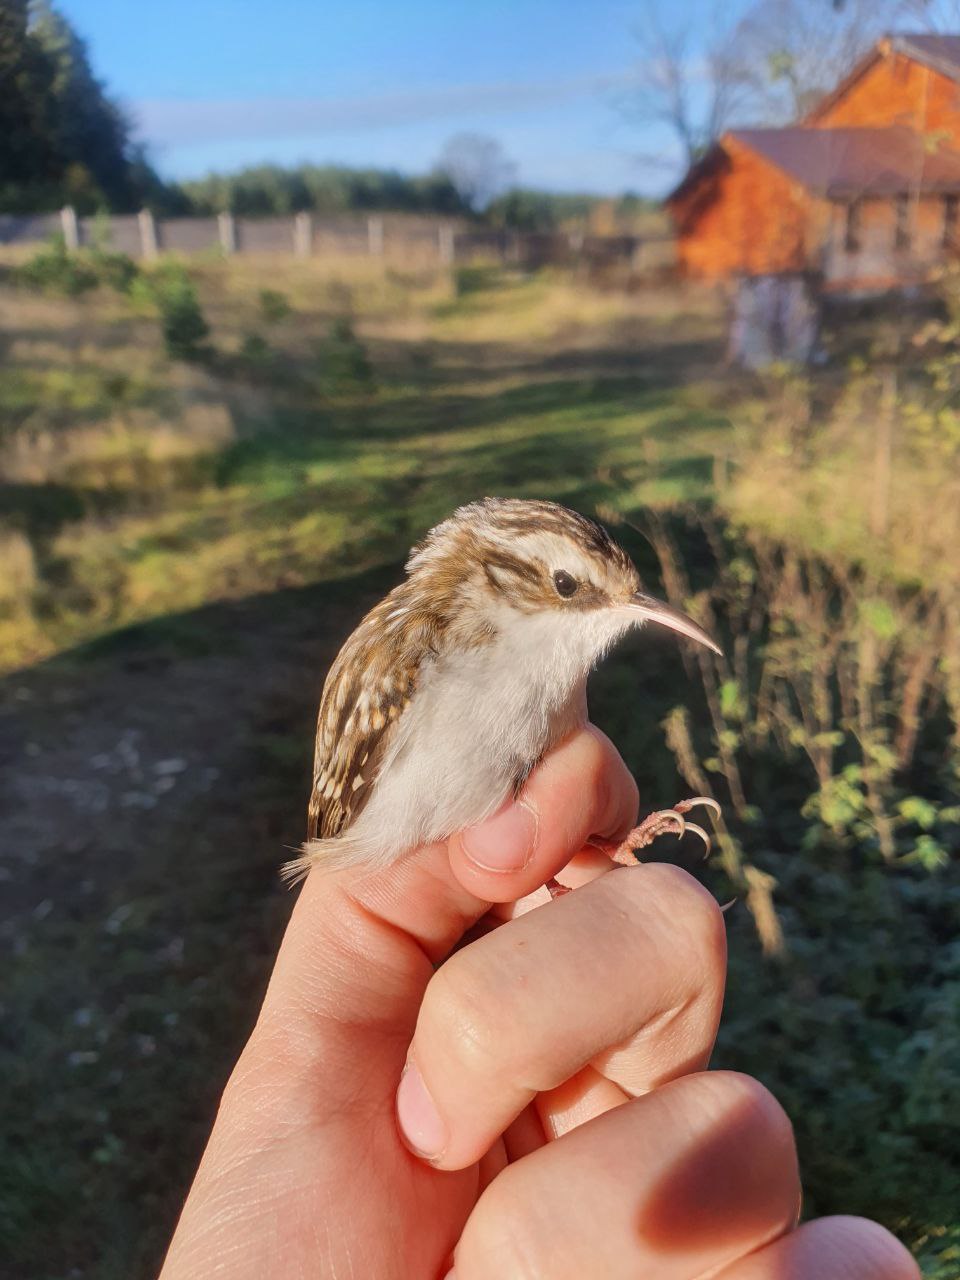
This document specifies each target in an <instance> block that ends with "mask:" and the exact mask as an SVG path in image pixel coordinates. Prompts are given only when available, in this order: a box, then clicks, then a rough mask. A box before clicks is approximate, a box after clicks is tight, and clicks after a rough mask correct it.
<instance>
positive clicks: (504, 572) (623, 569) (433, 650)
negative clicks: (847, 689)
mask: <svg viewBox="0 0 960 1280" xmlns="http://www.w3.org/2000/svg"><path fill="white" fill-rule="evenodd" d="M648 623H654V624H658V625H660V626H664V627H668V628H670V629H671V630H672V631H675V632H677V633H679V634H680V635H682V636H686V637H688V638H689V639H691V640H693V641H696V642H697V643H699V644H702V645H706V646H707V647H708V648H709V649H711V650H713V651H714V652H716V653H720V652H721V651H720V649H719V646H718V645H717V644H716V643H715V641H714V640H713V639H711V637H710V636H709V635H708V634H707V632H706V631H704V630H703V628H702V627H700V626H699V625H698V624H697V623H696V622H695V621H694V620H693V619H692V618H690V617H688V616H687V615H686V614H685V613H683V612H681V611H680V610H678V609H675V608H673V607H672V606H671V605H669V604H667V603H665V602H664V601H662V600H659V599H656V598H655V597H653V596H651V595H648V594H647V593H646V592H645V591H644V589H643V585H642V583H641V581H640V575H639V574H638V572H637V569H636V567H635V566H634V564H633V562H632V560H631V559H630V557H629V556H628V555H627V553H626V552H625V551H624V550H623V548H622V547H621V546H620V545H619V544H618V543H617V542H615V541H614V539H613V538H612V537H611V536H610V534H609V533H608V532H607V531H606V529H605V528H604V527H603V526H602V525H600V524H599V523H598V522H597V521H595V520H593V519H591V518H589V517H587V516H584V515H580V514H579V513H578V512H576V511H572V510H570V509H569V508H567V507H564V506H560V505H559V504H557V503H554V502H545V501H539V500H528V499H521V498H484V499H482V500H480V501H476V502H472V503H469V504H467V505H465V506H462V507H459V508H458V509H457V510H456V511H454V513H453V514H452V515H451V516H449V517H448V518H447V519H445V520H443V521H442V522H441V523H440V524H438V525H437V526H436V527H435V528H433V529H431V530H430V532H429V533H427V534H426V536H425V537H424V538H423V540H422V541H421V542H419V543H418V544H417V545H416V546H414V548H413V550H412V551H411V553H410V556H409V559H408V560H407V564H406V577H405V579H404V580H403V581H402V582H401V583H400V584H399V585H398V586H396V587H394V589H393V590H392V591H390V593H389V594H388V595H387V596H386V597H385V598H384V599H383V600H381V601H380V603H379V604H377V605H375V606H374V607H373V608H372V609H371V610H370V612H369V613H368V614H367V615H366V616H365V617H364V618H363V620H362V621H361V622H360V624H359V625H358V626H357V628H356V630H355V631H354V632H353V633H352V634H351V635H350V636H349V638H348V639H347V641H346V642H345V644H344V645H343V647H342V648H341V650H340V652H339V654H338V655H337V657H336V659H335V660H334V662H333V665H332V666H331V667H330V670H329V673H328V675H327V678H326V681H325V682H324V686H323V692H322V695H321V700H320V709H319V714H318V717H317V731H316V743H315V755H314V768H313V782H312V787H311V791H310V799H309V805H308V815H307V838H306V841H305V842H304V844H303V846H302V848H301V851H300V856H299V857H297V858H296V859H294V860H293V861H292V862H289V863H288V864H287V865H286V867H285V868H284V874H285V877H286V878H287V879H288V880H291V881H295V880H297V879H299V878H301V877H302V876H304V875H305V874H306V873H307V872H308V871H309V870H310V868H311V867H313V866H314V865H318V866H323V867H325V868H328V869H331V870H333V869H340V868H344V867H350V866H357V865H361V864H366V865H368V866H370V867H372V868H380V867H386V866H389V865H390V864H391V863H393V862H394V861H396V860H397V859H399V858H402V857H403V856H404V855H405V854H406V853H407V852H409V851H410V850H413V849H415V848H417V847H419V846H421V845H424V844H431V843H434V842H436V841H440V840H444V839H446V838H448V837H449V836H451V835H453V834H454V833H455V832H457V831H460V830H463V829H464V828H466V827H469V826H472V825H474V824H475V823H478V822H481V821H482V820H483V819H484V818H486V817H489V816H491V815H492V814H494V813H496V812H498V811H499V810H500V808H501V807H502V806H503V805H504V804H505V803H507V802H508V801H509V800H510V799H511V797H516V796H518V795H519V794H520V792H521V791H522V788H523V784H524V782H525V781H526V779H527V778H528V776H529V775H530V772H531V770H533V769H534V767H535V766H536V765H537V763H538V762H539V761H540V760H541V759H542V758H543V756H544V755H545V754H546V753H547V752H548V751H549V750H550V749H551V747H553V746H555V745H557V744H558V743H559V742H561V741H562V740H563V739H564V738H566V737H567V736H568V735H569V734H571V733H572V732H573V731H574V730H576V729H577V728H579V727H580V726H582V725H583V724H585V723H586V720H587V698H586V683H587V676H588V675H589V673H590V671H591V670H592V668H593V667H594V666H596V664H597V663H598V662H599V661H600V660H601V659H602V658H603V657H604V655H605V654H606V653H607V652H608V651H609V649H610V648H611V646H612V645H613V644H614V643H615V642H616V641H617V640H618V639H620V638H621V637H622V636H623V635H624V634H625V633H626V632H628V631H630V630H631V629H632V628H634V627H638V626H644V625H646V624H648ZM698 804H705V805H710V806H713V807H714V808H719V807H718V806H717V805H716V802H715V801H714V800H712V799H711V798H709V797H703V796H696V797H692V798H691V799H689V800H687V801H681V802H680V803H678V804H677V805H674V806H673V807H671V808H669V809H666V810H659V811H658V812H656V813H653V814H651V815H649V816H648V818H647V819H646V820H645V821H644V822H642V823H641V824H640V826H639V827H637V828H635V830H634V831H633V832H631V834H630V836H628V837H627V839H626V840H625V841H624V842H622V843H621V844H620V845H619V846H616V847H614V846H610V847H607V852H609V853H611V855H612V856H615V857H616V858H617V860H618V861H623V862H626V861H631V862H635V861H636V859H635V852H636V850H637V849H639V848H641V847H643V846H644V845H645V844H649V843H650V841H651V840H652V839H653V838H654V837H655V836H656V835H659V834H661V833H662V832H663V831H666V830H674V831H676V832H677V834H682V832H683V830H684V828H685V826H689V827H692V828H693V830H695V831H696V832H697V833H698V834H699V835H700V836H701V837H702V838H703V839H704V841H705V842H706V843H707V846H708V847H709V837H708V836H707V835H706V833H705V832H704V831H703V829H702V828H700V827H695V826H694V825H693V824H692V823H690V824H688V823H686V821H685V818H684V816H683V815H684V814H685V813H686V812H688V811H689V809H690V808H692V807H693V806H694V805H698ZM604 847H606V846H604ZM554 887H555V888H556V891H557V892H563V889H562V887H560V886H555V885H554ZM551 892H553V888H552V889H551Z"/></svg>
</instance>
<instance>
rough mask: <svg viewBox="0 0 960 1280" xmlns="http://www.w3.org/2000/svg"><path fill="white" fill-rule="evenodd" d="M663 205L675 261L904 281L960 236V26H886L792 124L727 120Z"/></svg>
mask: <svg viewBox="0 0 960 1280" xmlns="http://www.w3.org/2000/svg"><path fill="white" fill-rule="evenodd" d="M667 207H668V209H669V210H670V213H671V214H672V216H673V219H674V224H675V227H676V233H677V255H678V260H679V263H680V266H681V268H682V270H683V271H684V272H685V273H686V274H688V275H690V276H696V277H700V278H704V279H723V278H727V277H731V276H762V275H774V274H780V273H791V272H808V271H812V272H816V273H818V274H819V275H820V277H821V278H822V281H823V285H824V287H825V288H827V289H836V290H845V289H878V288H889V287H895V286H897V285H903V284H909V283H914V282H916V281H918V280H921V279H923V278H924V276H925V275H927V274H928V273H929V271H930V268H931V267H932V266H934V265H936V264H937V263H938V262H941V261H943V259H944V257H945V256H946V255H948V254H949V253H950V252H951V251H952V250H954V249H955V247H956V246H957V245H958V244H960V36H929V35H917V36H890V37H887V38H885V39H883V40H881V41H879V42H878V43H877V45H876V46H875V47H874V48H873V49H872V50H871V51H870V53H869V54H868V55H867V56H866V57H865V58H863V59H862V61H861V62H860V63H859V64H858V65H857V66H856V67H855V68H854V69H853V71H851V73H850V74H849V75H848V76H847V77H846V79H845V80H844V81H843V82H842V83H841V84H840V85H838V87H837V88H836V89H835V90H834V91H833V92H832V93H830V94H828V95H827V96H826V97H825V98H823V99H822V100H821V101H820V102H819V103H818V104H817V106H816V107H815V108H814V109H813V110H812V111H811V112H810V113H809V114H808V115H807V116H806V117H805V118H804V119H803V120H801V121H800V122H799V123H798V124H796V125H794V126H791V127H789V128H782V129H734V130H731V131H730V132H728V133H725V134H724V135H723V136H722V137H721V138H720V140H719V141H718V142H717V143H716V144H715V145H714V146H713V147H712V148H711V150H710V151H709V152H708V153H707V155H705V156H704V158H703V159H702V160H701V161H700V162H699V163H698V164H696V165H694V166H693V167H692V168H691V169H690V170H689V172H688V173H687V174H686V176H685V177H684V179H683V181H682V182H681V183H680V185H679V186H678V187H677V188H676V190H675V191H674V192H673V193H672V194H671V195H670V196H669V197H668V199H667Z"/></svg>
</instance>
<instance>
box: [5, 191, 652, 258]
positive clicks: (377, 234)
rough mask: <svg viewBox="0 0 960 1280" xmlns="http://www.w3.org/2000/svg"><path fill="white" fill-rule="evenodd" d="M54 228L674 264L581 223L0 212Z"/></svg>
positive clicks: (92, 234)
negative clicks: (528, 226)
mask: <svg viewBox="0 0 960 1280" xmlns="http://www.w3.org/2000/svg"><path fill="white" fill-rule="evenodd" d="M55 235H61V236H62V237H63V239H64V242H65V244H66V246H67V248H68V249H77V248H80V247H81V246H87V245H93V244H102V245H104V246H105V247H109V248H111V249H113V250H116V251H119V252H122V253H127V254H129V255H130V256H131V257H134V258H146V259H150V258H155V257H157V256H158V255H159V254H161V253H181V254H196V253H208V252H212V253H220V254H235V253H239V254H293V255H296V256H298V257H302V258H308V257H311V256H313V255H321V254H323V255H326V254H335V255H365V256H368V257H383V258H388V259H390V260H392V261H399V262H405V263H408V264H426V263H430V262H433V263H440V264H446V265H452V264H454V263H469V262H475V261H482V260H490V259H493V260H494V261H500V262H503V263H508V264H509V263H514V264H516V265H518V266H524V267H537V266H545V265H548V264H551V263H567V262H570V263H577V262H581V261H582V262H586V263H588V264H590V265H592V266H597V267H606V266H609V267H621V268H627V269H629V270H630V271H632V272H636V273H638V274H659V273H661V272H667V271H669V270H670V269H671V268H672V266H673V264H674V246H673V241H672V239H670V238H669V237H665V236H657V237H643V236H591V235H585V234H583V233H581V232H551V233H546V232H543V233H541V232H518V231H497V230H493V229H486V228H482V227H477V226H474V225H471V224H470V223H467V222H464V221H456V220H453V219H445V218H429V217H417V216H412V215H402V214H376V215H371V216H369V217H362V216H360V217H357V216H349V215H343V216H340V217H328V216H324V217H320V216H318V215H316V214H311V213H297V214H293V215H291V216H288V217H264V218H240V217H236V216H234V215H233V214H232V213H221V214H219V215H218V216H217V217H214V218H164V219H160V218H155V217H154V216H153V214H152V213H150V212H149V211H148V210H143V211H142V212H141V213H137V214H122V215H112V216H110V217H105V216H103V215H98V216H97V217H95V218H85V217H79V216H78V215H77V213H76V212H75V210H73V209H72V208H69V207H68V208H65V209H62V210H60V212H59V213H50V214H23V215H19V214H0V245H21V246H23V245H29V244H36V243H39V242H42V241H44V240H49V239H50V238H51V237H52V236H55Z"/></svg>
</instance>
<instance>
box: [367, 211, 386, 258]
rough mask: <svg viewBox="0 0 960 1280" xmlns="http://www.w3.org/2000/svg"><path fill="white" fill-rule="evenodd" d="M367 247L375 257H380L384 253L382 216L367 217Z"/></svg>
mask: <svg viewBox="0 0 960 1280" xmlns="http://www.w3.org/2000/svg"><path fill="white" fill-rule="evenodd" d="M367 248H368V249H369V250H370V254H371V256H373V257H376V258H379V257H380V256H381V255H382V254H383V219H382V218H368V219H367Z"/></svg>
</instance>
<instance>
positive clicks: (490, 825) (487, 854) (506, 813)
mask: <svg viewBox="0 0 960 1280" xmlns="http://www.w3.org/2000/svg"><path fill="white" fill-rule="evenodd" d="M539 825H540V824H539V820H538V818H537V814H536V813H535V812H534V810H533V809H532V808H531V807H530V806H529V805H528V804H526V803H525V802H524V801H523V800H517V801H511V803H510V804H508V805H507V807H506V808H505V809H501V810H500V812H499V813H495V814H494V815H493V817H492V818H487V820H486V821H485V822H480V823H478V824H477V826H475V827H468V828H467V829H466V831H464V832H463V833H462V834H461V836H460V843H461V845H462V847H463V851H464V853H465V854H466V855H467V857H468V858H469V859H470V861H471V862H475V863H476V864H477V866H478V867H482V868H483V869H484V871H520V870H521V868H523V867H525V866H526V865H527V863H528V862H529V861H530V859H531V858H532V857H533V852H534V849H535V848H536V844H537V828H538V826H539Z"/></svg>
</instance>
